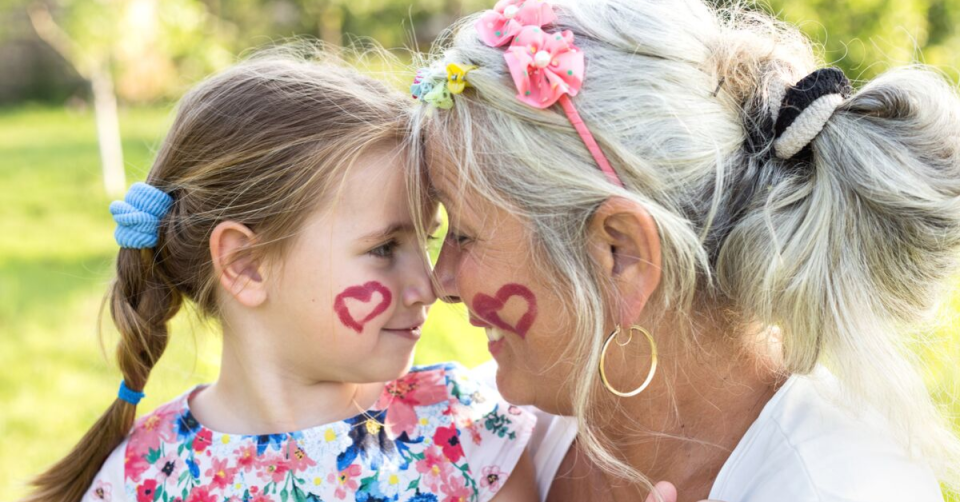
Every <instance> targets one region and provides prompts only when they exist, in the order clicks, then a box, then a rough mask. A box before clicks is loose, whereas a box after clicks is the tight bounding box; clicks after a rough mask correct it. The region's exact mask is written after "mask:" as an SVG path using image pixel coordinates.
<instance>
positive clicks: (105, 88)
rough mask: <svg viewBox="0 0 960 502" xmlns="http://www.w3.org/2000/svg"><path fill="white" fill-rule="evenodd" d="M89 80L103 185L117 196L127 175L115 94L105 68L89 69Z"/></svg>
mask: <svg viewBox="0 0 960 502" xmlns="http://www.w3.org/2000/svg"><path fill="white" fill-rule="evenodd" d="M90 82H91V84H92V87H93V110H94V114H95V116H96V120H97V138H98V139H99V141H100V162H101V164H102V165H103V185H104V188H105V189H106V191H107V195H109V196H110V197H121V196H123V193H124V192H125V191H126V190H127V179H126V173H125V172H124V168H123V145H122V144H121V142H120V120H119V118H118V117H117V96H116V94H114V92H113V79H112V77H111V75H110V72H109V71H107V70H106V69H105V68H98V69H95V70H94V71H93V72H92V74H91V76H90Z"/></svg>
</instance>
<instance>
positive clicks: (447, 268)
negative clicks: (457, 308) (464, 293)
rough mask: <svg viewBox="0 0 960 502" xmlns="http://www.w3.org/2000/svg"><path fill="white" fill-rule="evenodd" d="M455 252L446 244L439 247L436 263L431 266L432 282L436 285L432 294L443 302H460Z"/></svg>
mask: <svg viewBox="0 0 960 502" xmlns="http://www.w3.org/2000/svg"><path fill="white" fill-rule="evenodd" d="M454 255H456V252H455V251H454V250H452V249H451V247H450V246H449V245H447V244H444V246H443V248H442V249H440V256H439V257H438V258H437V265H436V266H435V267H434V268H433V278H434V281H433V284H434V286H435V287H436V290H435V291H434V294H435V295H436V297H437V298H439V299H440V300H441V301H443V302H444V303H460V302H461V300H460V292H459V291H457V265H456V264H457V259H456V256H454Z"/></svg>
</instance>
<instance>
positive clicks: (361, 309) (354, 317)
mask: <svg viewBox="0 0 960 502" xmlns="http://www.w3.org/2000/svg"><path fill="white" fill-rule="evenodd" d="M392 303H393V292H392V291H390V288H388V287H386V286H385V285H383V283H381V282H379V281H369V282H367V283H365V284H360V285H356V286H350V287H349V288H347V289H344V290H343V291H342V292H340V294H338V295H337V297H336V299H334V301H333V311H334V313H335V314H336V316H337V319H339V321H340V323H341V324H343V325H344V326H346V327H347V328H349V329H351V330H353V331H355V332H356V333H357V334H358V335H359V334H362V333H363V328H364V326H366V324H367V323H369V322H370V321H372V320H374V319H376V318H377V317H380V316H381V315H383V314H384V313H385V312H386V311H387V309H388V308H390V305H391V304H392Z"/></svg>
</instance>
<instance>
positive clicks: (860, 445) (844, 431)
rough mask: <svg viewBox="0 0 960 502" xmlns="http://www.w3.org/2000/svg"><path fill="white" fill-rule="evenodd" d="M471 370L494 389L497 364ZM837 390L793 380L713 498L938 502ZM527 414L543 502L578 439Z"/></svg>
mask: <svg viewBox="0 0 960 502" xmlns="http://www.w3.org/2000/svg"><path fill="white" fill-rule="evenodd" d="M474 371H475V372H476V373H477V377H478V378H479V379H481V380H483V381H484V382H486V383H487V384H488V385H490V386H491V387H493V388H496V363H494V362H490V363H487V364H483V365H481V366H478V367H477V368H475V369H474ZM838 389H839V384H838V382H837V381H836V379H835V378H834V377H833V375H831V374H830V372H829V371H827V370H826V369H825V368H822V367H820V368H818V369H817V370H816V371H815V372H814V373H813V374H811V375H808V376H800V375H794V376H792V377H790V379H788V380H787V381H786V382H785V383H784V384H783V386H781V387H780V389H779V390H778V391H777V393H776V394H775V395H774V396H773V398H772V399H771V400H770V401H769V402H768V403H767V404H766V406H764V408H763V411H762V412H761V413H760V416H759V417H757V420H756V421H755V422H754V423H753V424H752V425H751V426H750V428H749V429H748V430H747V433H746V435H744V437H743V439H741V440H740V443H739V444H737V447H736V448H735V449H734V450H733V453H732V454H731V455H730V458H728V459H727V461H726V462H725V463H724V465H723V467H722V468H721V469H720V473H719V474H718V476H717V479H716V481H715V482H714V485H713V488H712V489H711V491H710V499H711V500H720V501H724V502H774V501H775V502H942V501H943V494H942V492H941V491H940V485H939V483H938V482H937V479H936V477H935V476H934V474H933V472H932V471H931V470H930V468H929V467H928V466H927V465H926V464H925V463H924V462H923V461H922V460H920V459H916V458H911V457H910V456H909V455H908V453H907V451H906V449H905V448H904V447H903V446H902V445H900V444H899V443H897V442H896V440H895V439H894V438H893V436H892V435H891V434H890V433H889V432H888V431H887V430H885V424H884V422H883V421H882V420H881V419H880V418H879V417H878V416H877V415H876V414H864V416H860V417H858V416H855V415H854V414H853V413H851V412H850V411H848V410H846V409H844V408H843V407H842V406H840V405H839V404H838V401H837V400H838V399H839V397H838V396H839V393H838V392H839V391H838ZM530 411H533V412H535V413H536V414H537V415H538V421H537V430H536V431H535V432H534V435H533V438H532V439H531V441H530V443H529V444H528V448H529V449H530V452H531V454H532V455H533V462H534V465H535V467H536V469H537V486H538V488H539V490H540V499H541V501H543V500H545V499H546V497H547V494H548V493H549V491H550V484H551V482H552V481H553V478H554V477H556V474H557V469H558V468H559V467H560V463H561V462H562V461H563V457H564V455H565V454H566V452H567V450H568V449H569V448H570V445H572V444H573V441H574V440H575V439H576V432H577V431H576V421H575V420H574V419H573V418H571V417H557V416H553V415H549V414H546V413H544V412H542V411H539V410H537V409H535V408H531V410H530ZM654 481H659V480H654ZM667 481H669V480H667Z"/></svg>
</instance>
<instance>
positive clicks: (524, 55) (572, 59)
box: [476, 0, 623, 187]
mask: <svg viewBox="0 0 960 502" xmlns="http://www.w3.org/2000/svg"><path fill="white" fill-rule="evenodd" d="M556 21H557V15H556V13H555V12H554V10H553V6H552V5H551V4H550V3H549V2H546V1H544V0H500V1H499V2H497V5H496V6H495V7H494V8H493V9H492V10H489V11H487V12H485V13H484V14H483V15H482V16H481V17H480V20H478V21H477V23H476V28H477V32H479V34H480V39H481V40H483V42H484V43H485V44H487V45H488V46H490V47H500V46H503V45H505V44H506V43H508V42H509V43H510V47H508V48H507V51H506V53H504V59H506V62H507V67H508V68H509V69H510V75H511V76H512V77H513V83H514V84H515V85H516V86H517V99H519V100H520V101H522V102H524V103H526V104H528V105H530V106H533V107H535V108H540V109H544V108H549V107H550V106H553V105H554V104H555V103H557V102H559V103H560V106H561V107H563V111H564V113H566V115H567V118H568V119H569V120H570V124H571V125H573V127H574V129H576V131H577V133H578V134H579V135H580V138H581V139H582V140H583V143H584V144H585V145H586V147H587V150H589V151H590V154H591V155H592V156H593V159H594V161H596V163H597V165H598V166H599V167H600V170H601V171H603V173H604V174H605V175H606V176H607V178H608V179H609V180H610V182H612V183H613V184H615V185H617V186H619V187H623V182H622V181H621V180H620V177H619V176H617V172H616V171H614V170H613V167H611V166H610V162H609V161H608V160H607V157H606V156H605V155H604V154H603V151H602V150H600V145H598V144H597V141H596V139H594V137H593V134H591V133H590V130H589V129H588V128H587V126H586V124H584V122H583V119H582V118H581V117H580V113H579V112H577V109H576V107H574V106H573V101H572V100H571V99H570V97H571V96H576V95H577V93H579V92H580V89H581V88H582V87H583V78H584V57H583V52H582V51H581V50H580V49H579V48H578V47H577V46H576V45H574V43H573V42H574V41H573V33H572V32H570V31H564V32H562V33H548V32H546V31H544V29H543V27H544V26H545V25H548V24H552V23H555V22H556Z"/></svg>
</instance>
